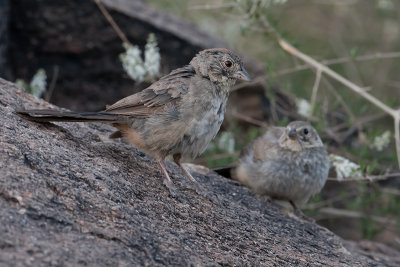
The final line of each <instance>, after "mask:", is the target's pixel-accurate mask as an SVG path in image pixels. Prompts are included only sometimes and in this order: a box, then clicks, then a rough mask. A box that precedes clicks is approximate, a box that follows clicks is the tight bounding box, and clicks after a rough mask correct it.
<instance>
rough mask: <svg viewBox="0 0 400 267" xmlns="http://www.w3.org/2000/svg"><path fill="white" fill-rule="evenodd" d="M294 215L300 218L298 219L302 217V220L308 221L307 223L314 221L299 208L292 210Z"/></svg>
mask: <svg viewBox="0 0 400 267" xmlns="http://www.w3.org/2000/svg"><path fill="white" fill-rule="evenodd" d="M294 215H296V217H298V218H300V219H302V220H304V221H307V222H309V223H315V220H314V218H311V217H309V216H307V215H305V214H304V213H303V212H302V211H301V210H299V209H295V210H294Z"/></svg>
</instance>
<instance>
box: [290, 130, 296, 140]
mask: <svg viewBox="0 0 400 267" xmlns="http://www.w3.org/2000/svg"><path fill="white" fill-rule="evenodd" d="M288 136H289V138H290V139H292V140H296V137H297V133H296V130H295V129H292V130H290V131H289V133H288Z"/></svg>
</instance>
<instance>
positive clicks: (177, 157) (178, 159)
mask: <svg viewBox="0 0 400 267" xmlns="http://www.w3.org/2000/svg"><path fill="white" fill-rule="evenodd" d="M173 157H174V161H175V163H176V164H177V165H178V166H179V168H180V169H181V170H182V171H183V173H184V174H185V176H186V177H187V178H188V179H189V180H190V181H191V182H192V183H193V187H194V188H193V189H194V190H195V191H196V193H198V194H199V195H202V196H205V197H210V193H209V192H207V191H206V190H205V189H203V188H202V187H201V186H200V185H199V183H198V182H197V181H196V179H194V178H193V176H192V175H191V174H190V173H189V172H188V171H187V170H186V169H185V167H183V166H182V164H181V154H174V155H173ZM211 200H212V201H215V200H213V199H211Z"/></svg>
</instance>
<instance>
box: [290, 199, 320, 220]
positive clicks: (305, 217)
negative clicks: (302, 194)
mask: <svg viewBox="0 0 400 267" xmlns="http://www.w3.org/2000/svg"><path fill="white" fill-rule="evenodd" d="M289 203H290V205H292V207H293V210H294V214H295V215H296V216H297V217H299V218H300V219H303V220H306V221H308V222H311V223H315V220H314V219H313V218H311V217H309V216H307V215H305V214H304V213H303V212H302V211H301V210H300V209H299V208H298V207H297V206H296V203H294V202H293V201H292V200H289Z"/></svg>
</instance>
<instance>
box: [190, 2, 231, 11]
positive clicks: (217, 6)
mask: <svg viewBox="0 0 400 267" xmlns="http://www.w3.org/2000/svg"><path fill="white" fill-rule="evenodd" d="M235 6H237V3H221V4H216V5H210V4H205V5H195V6H189V8H188V9H189V10H210V9H220V8H228V7H235Z"/></svg>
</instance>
